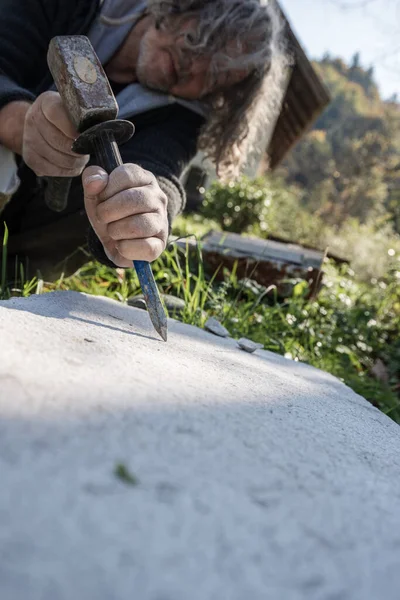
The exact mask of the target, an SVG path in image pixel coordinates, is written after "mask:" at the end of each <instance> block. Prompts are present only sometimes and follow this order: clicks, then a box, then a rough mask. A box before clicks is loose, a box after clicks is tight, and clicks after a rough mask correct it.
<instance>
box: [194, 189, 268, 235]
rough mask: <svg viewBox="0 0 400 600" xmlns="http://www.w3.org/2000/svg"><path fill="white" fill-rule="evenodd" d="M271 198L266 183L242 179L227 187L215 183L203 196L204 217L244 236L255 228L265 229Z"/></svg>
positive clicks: (226, 229)
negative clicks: (255, 226) (247, 231)
mask: <svg viewBox="0 0 400 600" xmlns="http://www.w3.org/2000/svg"><path fill="white" fill-rule="evenodd" d="M272 194H273V190H271V189H270V188H268V187H267V186H266V184H265V180H264V179H259V180H251V179H249V178H248V177H242V178H241V179H239V180H237V181H232V182H230V183H229V184H228V185H224V184H223V183H220V182H216V183H214V184H213V185H212V186H211V188H210V189H209V190H208V191H207V192H206V193H205V195H204V201H203V208H202V214H203V216H204V217H205V218H206V219H213V220H216V221H217V222H218V223H220V224H221V225H222V228H223V229H224V230H225V231H232V232H235V233H242V232H243V231H246V230H248V229H249V228H250V227H252V226H254V225H256V224H257V225H259V226H260V227H261V228H263V225H264V223H265V214H266V210H267V209H268V207H269V205H270V203H271V197H272Z"/></svg>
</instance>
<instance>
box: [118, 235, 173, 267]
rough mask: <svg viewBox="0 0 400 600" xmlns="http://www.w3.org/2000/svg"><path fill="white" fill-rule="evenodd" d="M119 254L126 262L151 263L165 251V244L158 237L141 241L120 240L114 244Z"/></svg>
mask: <svg viewBox="0 0 400 600" xmlns="http://www.w3.org/2000/svg"><path fill="white" fill-rule="evenodd" d="M115 245H116V248H117V250H118V252H119V254H120V255H121V256H122V257H123V258H125V259H127V260H146V261H148V262H152V261H153V260H156V258H158V257H159V256H160V254H161V253H162V252H163V251H164V249H165V242H164V241H163V240H162V239H160V238H159V237H151V238H146V239H141V240H121V241H119V242H116V244H115Z"/></svg>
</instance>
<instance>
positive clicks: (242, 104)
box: [147, 0, 288, 179]
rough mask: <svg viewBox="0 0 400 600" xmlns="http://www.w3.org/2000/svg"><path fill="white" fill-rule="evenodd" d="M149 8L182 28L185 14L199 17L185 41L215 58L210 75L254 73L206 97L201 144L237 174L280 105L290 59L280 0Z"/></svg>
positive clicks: (223, 169) (173, 1) (157, 0)
mask: <svg viewBox="0 0 400 600" xmlns="http://www.w3.org/2000/svg"><path fill="white" fill-rule="evenodd" d="M147 12H148V13H150V14H152V15H153V16H154V18H155V22H156V26H160V25H162V26H164V27H171V28H172V29H177V30H178V29H179V24H180V17H181V19H182V20H184V19H185V20H186V19H187V18H188V17H189V18H190V17H191V16H193V17H195V18H196V20H197V25H196V34H195V35H193V32H190V34H189V35H186V37H185V45H186V46H187V48H188V49H190V50H191V51H192V52H193V53H194V54H200V55H201V54H207V55H208V56H210V57H211V65H210V73H209V77H210V78H212V77H216V76H217V75H218V74H220V73H221V72H224V71H230V70H233V69H235V70H236V69H238V70H241V69H243V70H246V71H248V72H249V74H248V75H247V76H246V77H245V79H244V80H242V81H240V82H239V83H236V84H233V85H232V86H230V87H229V89H225V90H222V91H216V92H214V93H211V94H209V95H208V96H206V97H205V98H202V101H203V102H205V103H206V105H207V107H208V114H209V117H208V118H207V120H206V123H205V124H204V126H203V128H202V130H201V132H200V136H199V141H198V147H199V149H200V150H202V151H203V152H204V153H205V155H206V156H207V157H208V158H210V159H211V160H212V161H213V163H214V164H215V166H216V168H217V173H218V174H219V176H220V177H221V178H223V179H227V178H228V177H232V176H233V177H235V176H237V175H238V174H239V172H240V170H241V168H242V167H243V166H244V165H245V164H246V163H247V161H248V157H249V155H250V154H251V153H252V152H254V150H255V147H256V145H257V140H259V139H260V131H262V130H263V129H264V130H265V129H266V128H267V127H268V126H270V123H271V122H272V120H273V119H274V118H276V115H277V112H278V110H279V103H280V100H281V95H282V93H281V89H282V85H283V78H284V77H286V72H287V70H286V66H287V63H288V58H287V53H286V47H285V38H286V36H285V35H284V23H283V18H282V16H281V12H280V11H279V8H278V6H277V3H276V0H147ZM171 19H173V23H172V22H171ZM260 128H261V129H260ZM260 150H265V148H264V149H260Z"/></svg>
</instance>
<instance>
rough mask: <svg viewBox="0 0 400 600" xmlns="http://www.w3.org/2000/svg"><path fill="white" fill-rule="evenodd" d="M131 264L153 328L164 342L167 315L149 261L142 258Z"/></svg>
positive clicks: (165, 339)
mask: <svg viewBox="0 0 400 600" xmlns="http://www.w3.org/2000/svg"><path fill="white" fill-rule="evenodd" d="M133 266H134V267H135V270H136V273H137V276H138V279H139V283H140V287H141V288H142V292H143V296H144V299H145V302H146V306H147V311H148V313H149V317H150V319H151V322H152V323H153V325H154V329H155V330H156V331H157V333H158V334H159V335H160V337H161V338H162V339H163V340H164V342H166V341H167V331H168V324H167V315H166V314H165V310H164V307H163V305H162V302H161V298H160V294H159V293H158V289H157V285H156V282H155V280H154V276H153V272H152V270H151V266H150V263H148V262H146V261H144V260H134V261H133Z"/></svg>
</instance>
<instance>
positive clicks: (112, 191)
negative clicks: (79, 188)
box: [101, 163, 155, 200]
mask: <svg viewBox="0 0 400 600" xmlns="http://www.w3.org/2000/svg"><path fill="white" fill-rule="evenodd" d="M154 182H155V177H154V175H153V174H152V173H150V171H146V170H145V169H142V168H141V167H139V165H134V164H132V163H127V164H124V165H121V166H119V167H117V168H116V169H114V170H113V172H112V173H111V174H110V177H109V181H108V186H107V189H106V190H104V193H103V196H102V197H101V200H107V199H108V198H111V197H112V196H115V195H116V194H118V193H119V192H123V191H124V190H129V189H130V188H137V187H142V186H146V185H151V184H153V183H154Z"/></svg>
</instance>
